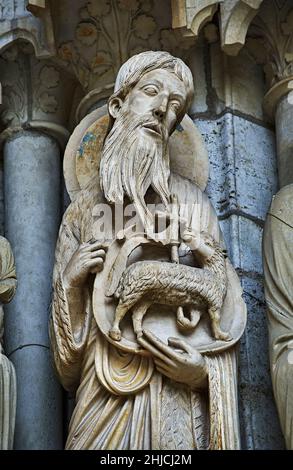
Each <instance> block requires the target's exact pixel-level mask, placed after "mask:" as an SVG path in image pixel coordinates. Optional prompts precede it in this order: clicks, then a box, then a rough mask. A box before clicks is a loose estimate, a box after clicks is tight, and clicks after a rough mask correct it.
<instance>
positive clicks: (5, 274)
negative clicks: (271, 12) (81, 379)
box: [0, 237, 17, 450]
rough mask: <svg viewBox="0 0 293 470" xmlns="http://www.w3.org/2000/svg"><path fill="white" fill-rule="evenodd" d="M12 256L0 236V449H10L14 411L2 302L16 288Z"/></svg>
mask: <svg viewBox="0 0 293 470" xmlns="http://www.w3.org/2000/svg"><path fill="white" fill-rule="evenodd" d="M16 284H17V281H16V273H15V265H14V257H13V253H12V250H11V247H10V244H9V242H8V240H6V238H4V237H0V450H7V449H12V446H13V435H14V425H15V411H16V377H15V370H14V367H13V365H12V363H11V362H10V361H9V359H7V357H6V356H5V355H4V350H3V334H4V312H3V304H6V303H8V302H10V301H11V300H12V298H13V296H14V294H15V290H16Z"/></svg>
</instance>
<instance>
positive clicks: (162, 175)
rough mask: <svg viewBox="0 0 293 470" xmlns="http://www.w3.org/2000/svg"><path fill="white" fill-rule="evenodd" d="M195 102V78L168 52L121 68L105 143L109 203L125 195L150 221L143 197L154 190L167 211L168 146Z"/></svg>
mask: <svg viewBox="0 0 293 470" xmlns="http://www.w3.org/2000/svg"><path fill="white" fill-rule="evenodd" d="M192 96H193V78H192V74H191V71H190V69H189V68H188V67H187V66H186V65H185V64H184V62H183V61H182V60H181V59H178V58H175V57H173V56H171V55H170V54H169V53H168V52H160V51H158V52H154V51H149V52H142V53H141V54H137V55H135V56H133V57H131V58H130V59H129V60H128V61H127V62H126V63H125V64H123V65H122V67H121V69H120V71H119V73H118V75H117V79H116V83H115V89H114V94H113V95H112V96H111V97H110V99H109V102H108V111H109V116H110V127H109V132H108V135H107V137H106V139H105V142H104V147H103V152H102V158H101V165H100V181H101V188H102V190H103V192H104V195H105V197H106V199H107V200H108V201H109V202H110V203H117V204H122V203H123V200H124V196H125V195H126V196H127V197H128V198H129V199H130V201H131V202H133V203H134V205H135V208H136V210H137V212H138V214H139V215H140V217H141V218H142V220H144V221H147V220H148V219H149V218H150V212H149V211H148V209H147V207H146V204H145V200H144V196H145V193H146V191H147V189H148V188H149V187H150V186H151V187H152V188H153V190H154V191H155V192H156V193H157V194H158V195H159V197H160V200H161V201H162V202H163V204H165V206H166V207H167V205H168V203H169V201H170V193H169V185H168V180H169V175H170V168H169V151H168V140H169V137H170V135H171V134H172V132H173V131H174V130H175V129H176V126H177V125H178V124H179V123H180V121H181V120H182V118H183V117H184V115H185V113H186V111H187V109H188V107H189V105H190V102H191V99H192Z"/></svg>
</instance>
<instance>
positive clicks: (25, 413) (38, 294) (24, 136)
mask: <svg viewBox="0 0 293 470" xmlns="http://www.w3.org/2000/svg"><path fill="white" fill-rule="evenodd" d="M4 162H5V165H4V171H5V174H4V177H5V178H4V182H5V230H6V234H7V237H8V238H9V240H10V241H11V245H12V248H13V250H14V255H15V262H16V266H17V273H18V280H19V289H18V292H17V294H16V296H15V298H14V301H13V302H11V303H10V304H9V305H8V306H7V315H6V325H5V326H6V328H5V340H6V342H5V344H6V351H7V354H10V357H11V361H12V363H13V364H14V366H15V370H16V376H17V396H18V408H17V416H16V427H15V447H16V449H54V448H61V446H62V434H61V430H62V421H61V419H60V417H61V416H62V412H61V395H60V387H59V385H58V383H57V381H56V379H55V378H54V371H53V365H52V362H51V359H50V354H49V351H48V344H49V340H48V326H47V325H48V317H49V310H50V303H51V276H52V269H53V260H54V250H55V242H56V237H57V232H58V223H59V217H60V203H61V191H60V150H59V147H58V144H57V143H56V141H55V140H54V139H52V138H51V137H49V136H47V135H45V134H40V133H37V132H32V131H21V132H19V133H18V134H16V135H15V136H14V137H12V138H11V139H10V140H8V141H7V142H6V143H5V146H4Z"/></svg>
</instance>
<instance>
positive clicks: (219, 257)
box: [200, 232, 227, 270]
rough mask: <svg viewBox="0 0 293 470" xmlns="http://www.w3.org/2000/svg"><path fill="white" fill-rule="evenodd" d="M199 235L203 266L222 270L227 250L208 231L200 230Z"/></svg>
mask: <svg viewBox="0 0 293 470" xmlns="http://www.w3.org/2000/svg"><path fill="white" fill-rule="evenodd" d="M200 237H201V243H200V251H201V256H202V260H203V263H204V267H207V268H211V267H213V268H214V269H216V270H219V269H223V270H224V269H225V258H227V251H226V250H225V249H224V248H223V247H222V246H221V245H220V243H218V242H217V241H216V240H215V239H214V238H213V237H212V236H211V235H210V234H209V233H207V232H201V233H200ZM214 269H213V270H214Z"/></svg>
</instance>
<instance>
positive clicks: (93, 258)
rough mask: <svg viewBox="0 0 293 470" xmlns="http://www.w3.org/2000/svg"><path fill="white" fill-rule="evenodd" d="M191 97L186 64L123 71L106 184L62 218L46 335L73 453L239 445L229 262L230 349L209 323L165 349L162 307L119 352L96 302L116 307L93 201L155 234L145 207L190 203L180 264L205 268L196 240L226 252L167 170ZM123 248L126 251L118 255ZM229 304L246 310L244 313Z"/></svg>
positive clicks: (202, 210)
mask: <svg viewBox="0 0 293 470" xmlns="http://www.w3.org/2000/svg"><path fill="white" fill-rule="evenodd" d="M192 95H193V79H192V74H191V72H190V70H189V68H188V67H187V66H186V65H185V64H184V63H183V62H182V61H181V60H180V59H177V58H174V57H172V56H171V55H170V54H169V53H167V52H152V51H150V52H144V53H141V54H138V55H136V56H134V57H131V58H130V59H129V60H128V61H127V62H126V63H125V64H124V65H123V66H122V67H121V69H120V71H119V73H118V76H117V80H116V84H115V90H114V94H113V95H112V96H111V97H110V99H109V102H108V112H109V116H110V126H109V130H108V134H107V137H106V139H105V142H104V145H103V150H102V155H101V162H100V181H98V180H97V178H93V180H92V181H91V182H90V184H89V185H88V186H87V187H86V189H84V190H82V191H81V192H80V193H79V195H78V196H77V198H76V199H75V200H74V202H72V203H71V205H70V206H69V207H68V209H67V211H66V213H65V215H64V218H63V221H62V225H61V229H60V234H59V240H58V244H57V249H56V263H55V270H54V301H53V311H52V317H51V323H50V335H51V343H52V349H53V353H54V359H55V364H56V369H57V372H58V375H59V377H60V380H61V383H62V385H63V386H64V388H65V389H66V390H69V391H76V406H75V410H74V412H73V415H72V418H71V422H70V429H69V435H68V439H67V444H66V448H67V449H107V450H108V449H133V450H135V449H208V448H209V449H237V448H239V426H238V416H237V381H236V377H237V371H236V353H235V344H236V342H237V341H238V339H239V337H240V335H241V334H242V332H243V328H244V324H245V308H243V301H242V299H241V290H240V288H239V285H238V284H237V283H238V279H237V276H236V274H235V272H234V271H233V268H232V266H231V265H230V263H229V260H228V259H226V269H227V278H228V290H227V296H226V297H229V296H230V297H229V299H230V300H229V301H227V300H226V301H225V302H226V304H224V307H223V322H224V327H225V328H224V329H225V330H228V331H231V332H232V336H231V338H232V339H231V341H224V340H221V338H220V339H219V338H218V339H215V338H214V337H213V335H212V334H211V332H210V330H209V327H208V321H206V323H204V321H205V320H204V319H203V320H200V322H199V324H198V326H197V327H196V328H195V330H194V331H193V332H192V337H193V338H194V339H193V340H191V339H190V338H191V334H190V333H186V334H185V336H184V334H182V333H180V331H179V330H178V331H177V330H176V326H175V327H174V328H175V329H174V334H173V335H172V337H168V338H166V341H164V340H163V339H162V337H160V334H159V333H160V331H159V330H160V328H161V331H163V332H164V320H162V321H161V319H160V318H159V317H160V312H161V310H160V308H159V307H158V306H155V307H154V309H155V314H156V315H157V316H158V318H159V319H158V322H157V323H158V325H159V324H160V325H161V326H160V327H158V328H159V329H158V330H156V329H155V330H151V328H149V329H148V328H144V330H143V335H142V336H140V337H139V338H137V341H138V344H139V348H138V349H134V350H131V349H129V348H128V349H127V347H125V348H123V347H121V344H120V343H119V341H116V343H115V341H113V339H112V340H111V338H110V337H109V336H107V334H105V331H103V327H102V326H101V325H102V320H101V318H102V317H103V312H102V307H100V302H102V303H103V302H104V304H105V305H108V304H109V302H110V303H111V302H113V301H114V300H111V299H110V300H109V297H108V300H107V298H106V296H107V293H106V292H105V291H106V288H105V284H104V283H103V282H104V281H105V279H104V281H103V282H102V279H103V276H104V272H105V271H107V269H108V267H107V263H108V264H109V263H110V261H109V260H110V258H111V256H113V255H111V254H110V252H111V249H112V248H111V246H109V243H108V244H107V243H104V242H103V241H101V240H97V239H95V237H93V233H94V231H93V220H94V219H93V209H94V207H95V206H96V205H97V204H99V203H104V204H109V205H110V207H114V206H115V204H119V205H120V206H121V205H122V206H123V205H127V204H129V203H133V205H134V207H135V209H136V211H137V214H138V215H139V218H140V220H141V221H142V224H143V227H144V228H145V231H146V232H147V231H148V230H149V229H150V227H152V225H153V223H154V218H153V214H152V213H151V212H150V210H149V209H148V204H150V203H155V204H157V203H161V204H162V205H163V206H164V207H165V208H166V213H167V212H168V206H169V204H170V198H171V195H172V197H175V198H176V200H177V201H178V203H179V218H180V217H181V218H182V220H183V219H184V214H182V213H180V207H184V208H186V207H187V206H188V205H189V206H190V205H192V207H193V211H192V213H191V214H189V216H188V217H189V220H188V221H187V223H186V227H185V228H186V230H185V231H184V233H183V235H182V237H181V240H180V242H182V243H183V244H184V246H185V252H184V255H183V256H182V257H181V258H180V248H178V258H180V263H182V265H184V264H185V265H186V264H189V265H190V266H191V267H194V269H196V266H199V265H198V264H196V263H197V262H198V259H199V251H200V250H199V243H198V238H197V237H198V234H199V233H207V234H208V235H209V236H210V237H211V239H212V240H214V241H215V243H217V244H218V245H219V246H220V245H221V246H223V242H222V239H221V233H220V229H219V225H218V220H217V217H216V214H215V212H214V209H213V208H212V206H211V204H210V202H209V200H208V198H207V197H206V196H205V195H204V194H203V193H202V191H201V190H200V189H199V188H198V187H197V186H196V185H195V184H194V183H193V182H191V181H189V180H188V179H185V178H183V177H181V176H180V175H176V174H172V172H170V167H169V147H168V140H169V137H170V135H171V134H172V132H173V131H174V130H175V128H176V126H177V125H178V124H179V123H180V121H181V120H182V118H183V117H184V115H185V113H186V111H187V109H188V106H189V104H190V102H191V99H192ZM185 218H186V214H185ZM192 220H193V222H194V223H192ZM191 226H192V227H194V226H195V227H196V231H197V233H195V232H194V230H191V229H189V228H188V227H191ZM115 236H116V235H114V234H113V243H116V239H115ZM119 243H121V252H122V250H123V248H122V247H123V243H122V242H121V240H120V241H119ZM116 245H117V243H116ZM117 246H118V245H117ZM169 248H170V247H168V246H167V247H166V246H159V247H156V246H155V243H154V242H153V243H150V244H149V245H148V244H147V243H146V245H145V246H143V247H142V246H140V247H138V250H136V252H135V253H134V254H133V253H132V254H131V256H130V257H129V259H128V260H127V262H128V264H130V265H131V264H133V263H136V262H137V261H141V260H146V259H148V260H150V259H153V260H156V262H158V261H160V262H162V261H163V260H164V259H165V257H166V256H167V255H166V249H167V251H168V249H169ZM201 248H202V250H203V252H204V250H205V249H207V248H206V247H204V246H201ZM119 250H120V248H119V246H118V255H119ZM116 254H117V253H116ZM118 255H117V256H118ZM115 256H116V255H115ZM115 259H116V260H117V259H120V258H119V257H116V258H115ZM121 259H122V258H121ZM167 259H168V256H167ZM116 264H117V262H116ZM118 264H119V263H118ZM136 264H137V263H136ZM179 269H181V268H180V265H179ZM191 272H193V271H191ZM194 272H195V271H194ZM100 279H101V281H100ZM231 286H234V287H235V286H236V287H235V289H234V290H233V288H231ZM93 291H94V295H93ZM231 291H233V292H232V294H231ZM236 291H237V292H236ZM229 292H230V294H229ZM104 299H106V300H104ZM231 299H232V300H231ZM227 302H228V304H229V305H228V304H227ZM229 302H230V303H229ZM233 302H234V304H233ZM116 304H117V302H116ZM225 305H226V306H225ZM233 305H234V306H235V305H237V306H238V307H239V306H241V308H242V313H240V311H239V310H238V311H236V310H237V308H238V307H237V308H236V307H235V308H234V307H233ZM241 308H240V310H241ZM107 315H108V313H107V314H106V316H105V318H106V317H107ZM106 320H107V318H106V319H105V321H106ZM173 320H174V319H172V321H173ZM170 321H171V320H170ZM174 321H175V320H174ZM201 324H202V326H201ZM235 325H236V326H235ZM106 330H107V329H106ZM106 333H107V331H106ZM163 336H164V335H163ZM222 339H224V338H222Z"/></svg>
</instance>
